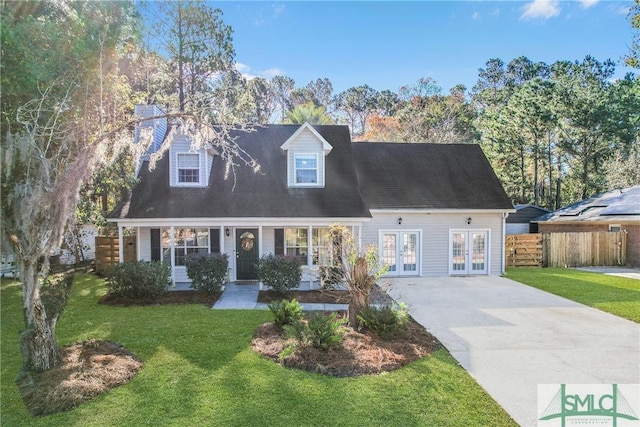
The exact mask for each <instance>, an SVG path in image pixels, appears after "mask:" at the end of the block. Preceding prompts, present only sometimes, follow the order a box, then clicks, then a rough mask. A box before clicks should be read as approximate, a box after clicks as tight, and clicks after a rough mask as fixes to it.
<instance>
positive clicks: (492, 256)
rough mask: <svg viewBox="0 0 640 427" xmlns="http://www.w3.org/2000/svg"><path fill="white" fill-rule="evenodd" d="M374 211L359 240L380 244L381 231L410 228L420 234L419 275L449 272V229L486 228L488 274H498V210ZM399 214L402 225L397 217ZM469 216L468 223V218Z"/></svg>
mask: <svg viewBox="0 0 640 427" xmlns="http://www.w3.org/2000/svg"><path fill="white" fill-rule="evenodd" d="M372 213H373V220H372V221H370V222H366V223H364V224H363V226H362V243H363V244H365V245H366V244H369V243H373V244H375V245H379V236H380V230H397V231H403V230H410V231H419V232H420V234H421V239H420V240H421V270H422V271H421V272H420V273H421V276H425V277H442V276H447V275H449V232H450V230H488V231H489V235H488V238H489V245H488V250H489V254H488V257H489V274H491V275H499V274H501V265H502V258H501V257H502V240H503V239H502V215H501V214H500V213H469V212H466V213H465V212H461V213H450V212H449V213H430V214H427V213H405V212H403V213H376V212H375V211H374V212H372ZM399 217H402V225H398V218H399ZM469 217H471V218H472V221H471V224H470V225H468V224H467V218H469Z"/></svg>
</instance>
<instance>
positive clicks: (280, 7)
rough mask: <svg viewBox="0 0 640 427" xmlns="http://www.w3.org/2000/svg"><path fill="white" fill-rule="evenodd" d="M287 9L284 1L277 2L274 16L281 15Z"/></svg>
mask: <svg viewBox="0 0 640 427" xmlns="http://www.w3.org/2000/svg"><path fill="white" fill-rule="evenodd" d="M284 9H285V5H284V4H283V3H281V4H277V5H274V6H273V14H274V16H278V15H280V14H281V13H282V12H283V11H284Z"/></svg>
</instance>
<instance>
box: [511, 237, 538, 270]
mask: <svg viewBox="0 0 640 427" xmlns="http://www.w3.org/2000/svg"><path fill="white" fill-rule="evenodd" d="M505 240H506V242H505V243H506V250H505V255H506V257H507V260H506V263H507V265H508V266H511V267H541V266H542V234H507V237H506V239H505Z"/></svg>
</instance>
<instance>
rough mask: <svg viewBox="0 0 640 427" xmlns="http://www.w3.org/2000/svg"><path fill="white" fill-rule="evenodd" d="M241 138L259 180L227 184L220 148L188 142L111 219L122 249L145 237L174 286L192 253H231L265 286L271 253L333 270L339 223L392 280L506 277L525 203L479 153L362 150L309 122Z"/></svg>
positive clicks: (250, 177) (237, 275) (146, 251)
mask: <svg viewBox="0 0 640 427" xmlns="http://www.w3.org/2000/svg"><path fill="white" fill-rule="evenodd" d="M137 110H138V113H139V114H147V116H148V117H150V116H153V115H155V114H157V113H158V111H156V110H155V107H138V108H137ZM142 126H149V127H153V130H154V134H155V135H156V136H155V138H156V139H157V141H155V142H154V143H153V147H157V146H159V144H160V143H161V142H162V139H163V138H164V137H165V134H166V129H167V124H166V122H165V121H162V120H154V121H147V122H144V123H143V124H142ZM235 136H236V139H235V142H236V143H237V144H238V146H239V147H241V148H242V149H243V150H245V151H246V152H247V153H249V154H250V155H251V156H252V157H253V158H254V159H256V160H257V161H258V163H259V164H260V172H259V173H254V172H253V170H252V169H251V168H249V167H238V168H237V170H236V176H235V178H227V179H225V165H224V162H223V161H222V159H221V158H220V157H219V156H218V155H217V154H216V152H215V151H214V150H207V149H201V150H199V151H193V150H192V149H191V144H190V141H189V139H188V138H186V137H184V136H182V137H178V138H176V139H175V140H174V142H173V143H172V145H171V147H170V149H169V150H168V151H167V152H165V154H164V156H163V157H162V159H161V160H159V161H158V163H157V165H156V167H155V168H154V169H153V170H149V168H148V165H147V164H146V163H147V162H144V163H143V164H142V165H141V167H140V168H139V173H138V178H139V183H138V185H137V186H136V187H135V188H134V189H133V191H132V192H131V194H130V196H129V197H128V198H127V200H123V201H122V202H121V203H120V204H119V205H118V207H117V208H116V209H115V210H114V212H112V214H111V215H110V219H109V220H110V221H112V222H116V223H117V225H118V229H119V235H120V238H121V242H122V236H123V235H124V233H123V232H124V229H125V228H129V229H132V230H134V232H135V234H136V236H137V239H136V245H137V247H136V253H137V258H138V259H139V260H147V261H150V260H161V261H163V262H166V263H168V264H169V265H171V270H172V278H173V281H174V283H185V282H189V281H190V280H189V278H188V276H187V274H186V267H185V256H186V255H187V254H189V253H214V252H220V253H226V254H228V255H229V257H230V258H229V260H230V280H232V281H243V280H256V279H257V271H256V267H255V266H256V263H257V260H258V259H259V257H260V256H261V255H263V254H268V253H273V254H287V255H292V256H296V257H298V258H299V259H300V261H301V262H302V264H303V271H304V278H305V279H306V280H314V278H315V277H316V275H317V272H318V267H319V266H322V265H328V264H329V263H330V262H331V260H330V257H331V254H332V252H333V251H332V248H331V241H330V239H329V237H328V235H327V234H328V233H327V231H328V228H329V227H330V226H331V225H334V224H340V225H342V226H346V227H348V228H349V229H350V230H351V231H352V233H353V234H354V236H355V237H356V238H357V239H358V242H359V243H360V244H361V245H363V246H364V245H367V244H375V245H376V246H377V247H378V248H379V251H380V257H381V259H382V260H383V261H384V262H385V263H386V264H387V265H388V266H389V272H388V275H389V276H394V277H395V276H447V275H480V274H481V275H500V274H501V273H503V272H504V235H505V218H506V216H507V215H508V213H509V212H512V211H513V205H512V204H511V202H510V201H509V199H508V197H507V195H506V194H505V192H504V190H503V188H502V185H501V184H500V182H499V180H498V178H497V177H496V175H495V173H494V171H493V170H492V168H491V166H490V165H489V162H488V161H487V159H486V157H485V156H484V154H483V152H482V150H481V149H480V147H479V146H477V145H472V144H468V145H467V144H406V143H373V142H352V141H351V137H350V133H349V129H348V127H347V126H338V125H330V126H329V125H324V126H315V125H314V126H312V125H310V124H308V123H306V124H304V125H268V126H260V127H255V129H253V132H248V133H247V132H238V134H237V135H235ZM152 149H153V148H152ZM120 246H121V247H122V245H120ZM121 259H122V258H121Z"/></svg>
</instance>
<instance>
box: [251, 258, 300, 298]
mask: <svg viewBox="0 0 640 427" xmlns="http://www.w3.org/2000/svg"><path fill="white" fill-rule="evenodd" d="M258 276H259V278H260V281H262V283H264V284H265V285H266V286H268V287H270V288H271V289H273V290H274V291H275V292H276V293H279V294H283V293H285V292H286V291H290V290H291V289H295V288H297V287H298V286H299V285H300V280H301V279H302V269H301V268H300V261H299V260H298V259H297V258H295V257H290V256H281V255H272V254H268V255H263V256H262V257H261V258H260V263H259V264H258Z"/></svg>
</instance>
